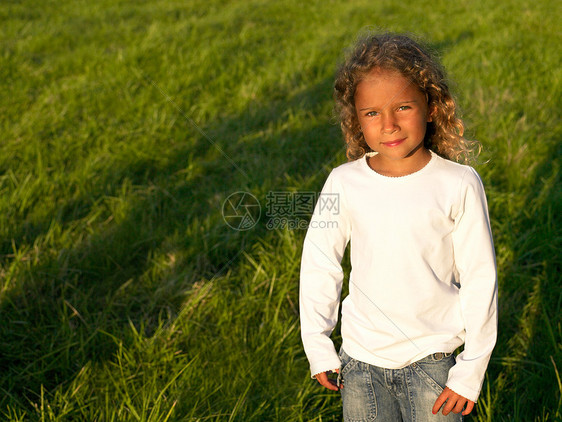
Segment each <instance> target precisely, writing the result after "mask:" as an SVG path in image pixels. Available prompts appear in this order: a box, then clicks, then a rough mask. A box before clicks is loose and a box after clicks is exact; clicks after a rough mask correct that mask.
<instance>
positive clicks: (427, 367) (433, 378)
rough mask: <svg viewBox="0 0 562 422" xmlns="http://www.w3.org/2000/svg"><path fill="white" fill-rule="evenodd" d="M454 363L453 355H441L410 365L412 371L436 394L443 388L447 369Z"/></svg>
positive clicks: (447, 374) (447, 372) (447, 375)
mask: <svg viewBox="0 0 562 422" xmlns="http://www.w3.org/2000/svg"><path fill="white" fill-rule="evenodd" d="M454 364H455V359H454V357H453V356H451V355H449V356H446V357H442V358H441V359H440V360H434V359H432V361H428V360H427V359H423V360H422V361H418V362H414V363H413V364H412V365H411V367H412V370H413V372H414V374H416V375H417V376H418V378H419V379H421V380H422V381H423V382H424V383H425V384H427V385H428V386H429V387H430V388H431V389H432V390H434V391H435V392H436V393H437V394H441V392H442V391H443V389H444V388H445V383H446V382H447V378H448V377H449V370H450V369H451V368H452V367H453V365H454Z"/></svg>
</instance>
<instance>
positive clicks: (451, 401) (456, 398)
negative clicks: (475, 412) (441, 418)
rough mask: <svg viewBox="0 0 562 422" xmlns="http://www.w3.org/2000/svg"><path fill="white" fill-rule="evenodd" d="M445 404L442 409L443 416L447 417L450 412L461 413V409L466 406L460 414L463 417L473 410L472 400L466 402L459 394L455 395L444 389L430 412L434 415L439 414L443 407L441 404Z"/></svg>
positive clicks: (451, 391) (447, 388)
mask: <svg viewBox="0 0 562 422" xmlns="http://www.w3.org/2000/svg"><path fill="white" fill-rule="evenodd" d="M445 402H447V404H446V405H445V407H443V414H444V415H445V416H446V415H448V414H449V413H450V412H451V410H452V411H453V413H459V412H461V411H462V409H463V407H464V406H465V405H466V409H465V410H464V412H462V414H463V415H465V416H466V415H468V414H469V413H470V412H472V409H473V408H474V402H473V401H472V400H468V399H467V398H464V397H463V396H461V395H460V394H457V393H455V392H454V391H453V390H451V389H450V388H449V387H445V389H444V390H443V392H442V393H441V394H440V395H439V397H437V400H436V401H435V404H434V405H433V409H432V412H433V414H434V415H436V414H437V413H439V409H440V408H441V406H443V403H445Z"/></svg>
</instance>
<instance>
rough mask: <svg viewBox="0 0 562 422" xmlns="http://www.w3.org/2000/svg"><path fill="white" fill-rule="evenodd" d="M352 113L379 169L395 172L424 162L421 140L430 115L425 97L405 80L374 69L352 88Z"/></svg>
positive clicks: (424, 155) (425, 161)
mask: <svg viewBox="0 0 562 422" xmlns="http://www.w3.org/2000/svg"><path fill="white" fill-rule="evenodd" d="M355 111H356V113H357V117H358V119H359V124H360V126H361V130H362V132H363V136H364V137H365V141H366V142H367V145H369V147H371V149H372V150H373V151H376V152H378V154H377V155H375V156H374V157H371V158H372V159H373V161H374V162H375V163H377V164H378V166H379V168H381V169H382V168H386V169H387V170H388V171H389V172H392V171H393V170H392V169H394V170H395V172H398V173H399V172H400V169H401V168H402V169H403V170H404V171H406V168H409V169H412V168H414V167H416V165H417V164H421V163H422V162H423V165H425V164H426V163H427V159H428V151H427V150H426V149H425V148H424V146H423V140H424V137H425V131H426V127H427V122H430V121H431V116H430V113H429V109H428V105H427V98H426V96H425V94H424V93H422V92H421V91H420V90H419V89H418V88H417V86H416V85H415V84H414V83H412V82H411V81H410V80H409V79H407V78H405V77H404V76H402V75H401V74H400V73H398V72H395V71H389V70H382V69H375V70H374V71H372V72H371V73H369V74H368V75H367V76H366V77H365V78H364V79H363V80H362V81H361V82H359V84H358V85H357V87H356V89H355ZM423 165H421V167H423ZM418 167H419V168H421V167H420V166H418ZM419 168H418V169H415V170H419ZM415 170H414V171H415Z"/></svg>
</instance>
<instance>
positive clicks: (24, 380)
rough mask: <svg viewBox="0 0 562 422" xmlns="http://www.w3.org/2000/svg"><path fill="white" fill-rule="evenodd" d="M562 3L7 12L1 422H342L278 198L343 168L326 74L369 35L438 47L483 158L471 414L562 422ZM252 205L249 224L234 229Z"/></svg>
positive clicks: (1, 168) (515, 0)
mask: <svg viewBox="0 0 562 422" xmlns="http://www.w3.org/2000/svg"><path fill="white" fill-rule="evenodd" d="M496 3H498V4H499V5H498V4H496ZM560 11H561V9H560V4H559V3H558V2H556V1H554V0H545V1H539V2H526V1H522V0H511V1H506V2H486V1H483V0H478V1H472V2H469V1H464V0H460V1H456V2H448V1H445V0H436V1H425V0H424V1H415V2H414V1H411V2H406V3H400V2H395V1H390V0H379V1H377V2H368V1H356V2H344V1H327V2H320V1H310V2H306V3H304V4H303V2H298V1H293V0H291V1H280V2H273V1H271V2H267V1H263V0H262V1H259V0H250V1H230V2H224V1H221V2H219V1H202V0H191V1H178V0H162V1H158V2H156V1H152V2H151V1H130V0H129V1H125V0H119V1H116V0H112V1H109V0H100V1H96V2H87V1H85V0H75V1H70V0H64V1H63V0H61V1H56V2H55V1H51V0H49V1H43V2H38V1H31V0H29V1H15V0H12V1H10V0H9V1H4V2H2V3H0V21H1V22H2V24H1V25H0V53H1V55H0V86H1V89H0V130H1V132H0V133H1V137H2V139H1V143H0V211H1V212H0V420H2V421H4V420H6V421H278V420H279V421H332V420H341V416H340V415H341V404H340V399H339V396H338V394H337V393H336V394H332V393H331V392H328V391H327V390H323V389H322V388H321V387H319V386H318V385H317V384H316V383H315V382H314V381H312V380H311V379H310V375H309V372H308V363H307V361H306V358H305V356H304V352H303V349H302V345H301V343H300V334H299V322H298V272H299V265H300V262H299V261H300V253H301V246H302V241H303V239H304V235H305V231H304V230H302V229H288V228H285V229H275V230H270V229H268V228H267V224H266V223H267V217H266V216H265V204H266V198H267V194H268V192H293V193H299V192H317V191H319V190H320V188H321V187H322V185H323V182H324V180H325V178H326V176H327V174H328V172H329V170H330V169H331V168H332V167H334V166H337V165H339V164H341V163H343V162H345V161H346V160H345V154H344V148H343V141H342V138H341V135H340V131H339V126H338V124H337V121H336V119H335V117H334V114H333V111H332V107H333V104H332V98H331V95H332V93H331V89H332V81H333V75H334V72H335V69H336V66H337V64H338V62H339V61H340V58H341V56H342V51H343V50H344V49H345V48H346V47H347V46H349V45H350V44H352V42H353V41H354V39H355V37H356V35H357V33H358V32H359V31H360V30H361V29H362V28H365V27H367V26H374V27H378V28H381V29H387V30H392V31H400V32H403V31H406V32H411V33H415V34H417V35H419V36H421V37H422V38H423V39H425V40H426V41H427V42H428V43H429V44H430V45H431V46H432V47H433V48H434V49H435V50H436V51H437V52H438V53H439V55H440V56H441V58H442V61H443V63H444V65H445V67H446V68H447V69H448V72H449V74H450V76H451V79H452V80H453V81H454V82H455V83H454V85H453V87H454V91H455V93H456V95H457V97H458V99H459V104H460V107H461V109H462V111H463V113H462V114H463V117H464V119H465V122H466V125H467V127H468V136H469V137H470V138H473V139H478V140H479V141H480V142H481V143H482V145H483V149H484V150H483V153H482V155H481V159H480V164H478V165H476V166H475V167H476V169H477V170H478V172H479V173H480V174H481V176H482V178H483V180H484V183H485V185H486V190H487V195H488V198H489V208H490V215H491V219H492V228H493V232H494V239H495V245H496V252H497V261H498V270H499V289H500V290H499V300H500V331H499V339H498V344H497V346H496V349H495V352H494V354H493V356H492V360H491V362H490V366H489V370H488V373H487V378H486V382H485V384H484V388H483V392H482V395H481V398H480V400H479V401H478V403H477V409H476V412H475V413H474V414H473V416H472V417H471V418H468V419H469V420H474V421H556V420H561V419H562V401H561V393H562V385H561V372H562V345H561V338H562V322H561V319H560V315H561V303H562V295H561V289H560V274H561V273H562V268H561V261H560V252H561V249H562V248H561V229H560V227H561V218H560V216H561V213H562V210H561V203H562V198H561V194H560V193H561V189H560V183H561V181H560V160H559V157H560V155H561V139H562V133H561V124H560V113H559V111H560V108H561V104H560V96H561V86H560V85H561V80H562V77H561V71H560V69H561V56H560V53H559V51H560V45H561V41H562V37H561V34H560V30H559V24H560V21H561V19H560V18H561V13H560ZM237 191H246V192H251V193H252V194H253V195H255V196H256V197H257V198H258V199H259V202H260V204H261V206H262V214H261V218H260V220H259V222H258V224H257V225H256V226H255V227H253V228H252V229H250V230H245V231H237V230H233V229H232V228H230V227H229V226H227V225H226V224H225V221H224V220H223V217H222V206H223V202H224V201H225V199H226V198H227V197H228V196H229V195H230V194H231V193H234V192H237ZM335 338H336V342H337V341H338V340H337V339H338V337H337V334H336V335H335Z"/></svg>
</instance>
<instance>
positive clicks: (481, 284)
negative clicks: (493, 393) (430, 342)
mask: <svg viewBox="0 0 562 422" xmlns="http://www.w3.org/2000/svg"><path fill="white" fill-rule="evenodd" d="M453 248H454V256H455V266H456V272H457V275H458V282H459V284H460V290H459V297H460V305H461V311H462V315H463V319H464V324H465V344H464V350H463V351H462V353H460V354H459V355H458V356H457V357H456V364H455V365H454V366H453V367H452V368H451V370H450V371H449V378H448V380H447V386H448V387H449V388H450V389H451V390H453V391H454V392H456V393H457V394H460V395H461V396H463V397H466V398H467V399H469V400H472V401H476V399H477V398H478V395H479V394H480V390H481V388H482V383H483V381H484V375H485V372H486V367H487V366H488V362H489V360H490V356H491V354H492V350H493V348H494V345H495V343H496V337H497V325H498V323H497V320H498V318H497V294H498V288H497V274H496V259H495V254H494V245H493V241H492V233H491V229H490V221H489V217H488V206H487V202H486V195H485V193H484V187H483V186H482V182H481V180H480V177H479V176H478V174H477V173H476V171H475V170H474V169H472V168H469V170H468V171H467V173H465V176H464V178H463V181H462V183H461V191H460V203H459V211H458V213H457V216H456V218H455V229H454V232H453Z"/></svg>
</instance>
